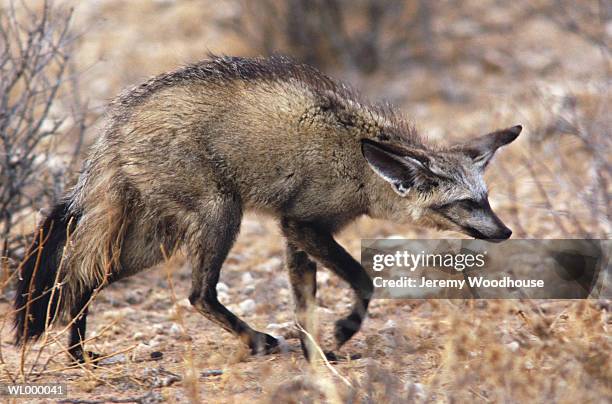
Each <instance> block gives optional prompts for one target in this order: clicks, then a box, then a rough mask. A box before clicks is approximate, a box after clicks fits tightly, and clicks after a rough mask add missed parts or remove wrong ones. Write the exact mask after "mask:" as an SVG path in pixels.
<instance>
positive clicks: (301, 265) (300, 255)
mask: <svg viewBox="0 0 612 404" xmlns="http://www.w3.org/2000/svg"><path fill="white" fill-rule="evenodd" d="M285 255H286V257H285V259H286V262H287V269H288V270H289V280H290V282H291V288H292V289H293V296H294V300H295V316H296V322H297V323H298V325H299V326H300V327H302V328H303V329H304V330H306V331H307V332H309V333H312V331H313V330H312V324H311V322H312V320H313V317H312V314H313V310H314V309H315V297H316V293H317V264H315V263H314V262H313V261H311V260H310V259H309V258H308V254H306V253H305V252H304V251H300V250H299V249H298V248H297V247H296V246H295V245H294V244H293V243H292V242H290V241H287V247H286V252H285ZM300 344H301V345H302V351H303V352H304V356H305V357H306V359H310V358H311V354H312V353H313V349H312V345H311V342H310V340H309V338H308V336H307V335H306V334H305V333H304V332H302V331H301V330H300Z"/></svg>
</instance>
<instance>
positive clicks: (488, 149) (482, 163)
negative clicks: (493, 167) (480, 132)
mask: <svg viewBox="0 0 612 404" xmlns="http://www.w3.org/2000/svg"><path fill="white" fill-rule="evenodd" d="M521 130H523V127H522V126H521V125H516V126H513V127H511V128H506V129H501V130H497V131H495V132H491V133H489V134H486V135H484V136H480V137H477V138H476V139H472V140H470V141H468V142H466V143H462V144H459V145H457V146H455V147H454V149H458V150H460V151H462V152H463V153H465V154H467V155H468V156H469V157H470V158H471V159H472V160H473V161H474V164H476V165H477V166H479V167H481V168H482V169H484V168H485V167H486V166H487V164H489V162H490V161H491V158H492V157H493V155H494V154H495V151H497V149H499V148H500V147H502V146H505V145H507V144H508V143H510V142H512V141H514V139H516V138H517V137H518V135H519V134H520V133H521Z"/></svg>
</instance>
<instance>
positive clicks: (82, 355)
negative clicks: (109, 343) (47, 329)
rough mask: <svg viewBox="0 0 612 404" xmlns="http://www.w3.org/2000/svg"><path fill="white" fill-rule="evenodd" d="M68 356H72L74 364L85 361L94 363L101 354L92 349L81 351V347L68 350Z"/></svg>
mask: <svg viewBox="0 0 612 404" xmlns="http://www.w3.org/2000/svg"><path fill="white" fill-rule="evenodd" d="M70 356H71V357H72V363H74V364H77V363H87V362H89V363H95V362H97V361H99V360H100V358H101V357H102V355H100V354H99V353H95V352H92V351H85V352H83V350H81V349H79V350H76V351H72V352H70Z"/></svg>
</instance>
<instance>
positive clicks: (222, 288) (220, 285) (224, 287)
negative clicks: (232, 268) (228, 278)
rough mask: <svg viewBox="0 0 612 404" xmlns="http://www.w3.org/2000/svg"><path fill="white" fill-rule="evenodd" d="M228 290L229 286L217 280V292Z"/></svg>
mask: <svg viewBox="0 0 612 404" xmlns="http://www.w3.org/2000/svg"><path fill="white" fill-rule="evenodd" d="M228 292H229V287H228V286H227V285H226V284H225V283H223V282H219V283H217V293H228Z"/></svg>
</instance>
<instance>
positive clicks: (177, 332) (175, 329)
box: [169, 323, 185, 337]
mask: <svg viewBox="0 0 612 404" xmlns="http://www.w3.org/2000/svg"><path fill="white" fill-rule="evenodd" d="M169 332H170V335H173V336H175V337H178V336H181V335H183V334H184V333H185V330H183V327H181V326H180V325H178V324H177V323H173V324H172V326H171V327H170V331H169Z"/></svg>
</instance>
